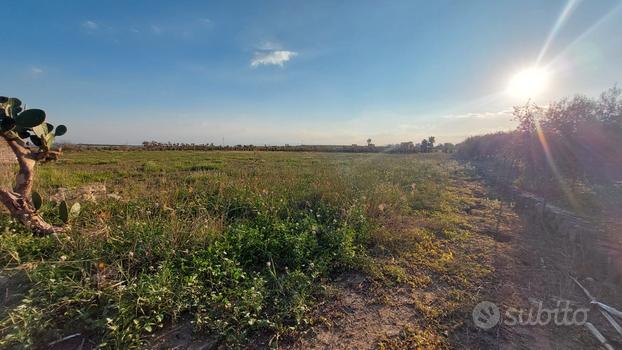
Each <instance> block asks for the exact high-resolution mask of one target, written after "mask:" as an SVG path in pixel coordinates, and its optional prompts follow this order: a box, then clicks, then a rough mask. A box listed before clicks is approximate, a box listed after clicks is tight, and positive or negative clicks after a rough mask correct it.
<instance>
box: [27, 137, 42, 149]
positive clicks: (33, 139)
mask: <svg viewBox="0 0 622 350" xmlns="http://www.w3.org/2000/svg"><path fill="white" fill-rule="evenodd" d="M30 142H32V144H33V145H35V146H37V147H41V145H42V143H41V139H40V138H39V136H37V135H30Z"/></svg>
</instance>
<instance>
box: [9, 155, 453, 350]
mask: <svg viewBox="0 0 622 350" xmlns="http://www.w3.org/2000/svg"><path fill="white" fill-rule="evenodd" d="M447 164H448V163H447V162H446V160H444V158H443V156H441V155H425V156H424V155H344V154H312V153H309V154H307V153H297V154H291V153H288V154H284V153H252V152H230V153H219V152H209V153H206V152H190V151H186V152H175V151H162V152H139V151H134V152H115V151H89V152H75V153H69V154H67V155H66V157H65V158H64V159H63V160H62V161H60V162H58V163H57V164H49V165H44V166H42V167H41V168H39V173H38V180H37V184H36V186H37V190H38V191H39V192H40V193H42V194H44V197H46V196H50V195H53V194H54V193H55V192H56V191H57V190H58V188H59V187H69V189H70V192H71V190H72V189H77V188H80V187H82V186H86V185H90V184H93V183H104V184H105V185H106V187H107V190H108V192H109V193H112V192H114V193H116V194H118V195H120V197H121V200H118V199H114V198H106V197H103V198H102V197H100V198H97V199H96V201H94V202H85V203H82V204H83V205H82V207H83V211H82V214H81V215H80V217H79V218H78V219H77V221H76V222H75V223H73V226H72V227H73V230H72V231H71V232H70V233H69V234H67V235H64V236H59V237H52V236H50V237H35V236H32V235H31V234H29V233H28V232H26V231H25V230H24V229H23V228H21V227H20V226H19V225H17V224H15V223H14V222H13V221H12V219H10V218H9V217H8V216H7V215H6V214H4V213H0V227H1V228H2V229H1V230H0V263H2V265H3V266H4V267H5V269H4V272H3V274H5V275H9V274H11V273H12V272H15V271H21V272H22V273H25V274H26V275H27V279H28V281H29V288H28V290H27V292H26V294H25V296H24V298H23V299H21V300H20V301H19V302H18V303H17V304H16V305H11V306H10V307H5V308H3V309H0V317H2V320H1V321H0V333H1V335H2V338H1V339H0V346H3V347H5V348H28V347H32V346H41V345H43V344H47V343H48V342H50V341H52V340H55V339H58V338H60V337H62V336H66V335H67V334H72V333H75V332H77V331H79V332H81V333H82V334H83V335H85V336H86V337H88V338H89V339H92V340H94V341H96V342H99V343H100V344H101V346H102V347H110V348H128V347H139V346H144V345H145V344H146V343H147V342H148V341H149V336H150V335H151V334H154V333H157V332H158V330H159V329H162V328H165V327H166V326H167V325H168V324H170V323H172V322H175V321H178V320H180V319H182V318H184V319H186V318H189V319H191V320H192V322H193V325H194V327H195V328H196V329H199V330H203V331H206V332H209V333H211V334H215V335H217V336H218V337H219V338H220V341H221V342H223V343H224V344H227V345H228V346H231V347H235V346H242V345H244V344H245V342H246V341H247V339H249V337H251V336H252V335H253V334H256V333H257V332H265V333H268V334H274V335H277V336H278V335H283V334H287V333H288V332H291V331H292V330H295V329H296V328H297V327H300V326H304V325H305V324H307V323H309V322H310V320H309V319H308V310H309V308H310V307H311V306H312V305H313V303H314V302H315V301H316V300H317V298H319V297H321V288H319V287H318V286H320V285H321V284H322V283H318V282H321V281H323V280H324V279H326V278H330V277H331V276H333V275H335V274H338V273H339V272H341V271H345V270H351V269H361V270H369V266H368V265H369V264H370V263H371V262H370V259H368V257H369V255H370V254H371V252H374V251H377V247H378V245H387V246H389V245H390V243H388V241H387V238H386V237H385V238H383V234H386V227H385V226H383V225H384V224H385V223H387V222H390V221H391V218H396V217H399V216H401V215H407V214H409V213H412V212H416V211H430V212H434V211H435V210H440V208H441V206H442V205H443V197H444V196H446V195H447V193H446V191H445V185H446V181H447V172H448V170H447V168H446V167H447V166H448V165H447ZM42 212H43V215H44V216H45V217H47V218H48V219H50V220H52V221H54V220H56V219H55V218H54V215H53V204H52V203H47V204H46V205H45V206H44V208H43V209H42ZM383 227H385V228H383ZM389 235H390V233H389ZM13 278H17V277H15V276H13Z"/></svg>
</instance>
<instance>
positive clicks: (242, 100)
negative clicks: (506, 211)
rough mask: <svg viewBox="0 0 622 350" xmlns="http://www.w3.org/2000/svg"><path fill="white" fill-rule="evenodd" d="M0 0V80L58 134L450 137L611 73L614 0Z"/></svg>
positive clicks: (317, 140) (619, 48) (619, 42)
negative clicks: (528, 74)
mask: <svg viewBox="0 0 622 350" xmlns="http://www.w3.org/2000/svg"><path fill="white" fill-rule="evenodd" d="M0 3H1V4H2V8H3V11H2V12H1V13H0V33H2V36H3V37H4V40H3V42H4V45H3V50H2V52H3V54H2V55H0V65H1V66H2V67H3V68H4V71H3V77H2V84H1V87H0V95H6V96H16V97H19V98H20V99H22V101H24V102H25V103H26V105H27V106H28V107H30V108H42V109H45V110H46V111H47V114H48V121H49V122H51V123H53V124H59V123H62V124H66V125H67V126H68V127H69V132H68V134H67V135H66V136H64V137H63V140H65V141H70V142H78V143H98V144H139V143H141V142H142V141H146V140H156V141H161V142H167V141H171V142H189V143H190V142H194V143H210V142H213V143H215V144H221V143H223V142H224V143H225V144H232V145H233V144H255V145H263V144H293V145H295V144H301V143H303V144H352V143H358V144H364V143H365V140H367V139H368V138H371V139H372V140H373V142H374V143H376V144H390V143H398V142H401V141H414V142H418V141H419V140H421V139H422V138H424V137H427V136H435V137H436V139H437V140H438V141H440V142H454V143H455V142H460V141H461V140H463V139H464V138H466V137H468V136H472V135H477V134H482V133H488V132H494V131H503V130H509V129H512V128H513V127H514V125H515V124H514V123H515V122H514V121H512V118H511V113H510V111H511V108H512V106H513V105H518V104H523V103H525V102H526V101H527V99H529V98H531V99H532V100H533V101H534V102H536V103H538V104H547V103H549V102H550V101H552V100H554V99H559V98H562V97H564V96H572V95H575V94H585V95H588V96H596V95H598V94H599V93H600V92H602V91H603V90H605V89H607V88H610V87H612V86H613V85H614V84H616V83H621V82H622V25H620V23H622V1H620V0H584V1H580V0H570V1H569V0H564V1H556V0H547V1H542V0H521V1H493V0H490V1H479V0H469V1H459V0H454V1H444V0H434V1H412V0H408V1H407V0H390V1H365V0H356V1H336V0H328V1H297V0H283V1H269V0H267V1H236V0H227V1H174V2H173V1H159V0H149V1H147V0H134V1H120V0H109V1H92V0H80V1H77V0H63V1H48V0H46V1H44V0H41V1H34V0H20V1H9V0H0ZM532 66H538V67H545V68H546V70H547V72H548V73H547V74H548V84H547V86H546V88H544V89H542V91H540V92H539V93H537V94H535V95H534V96H531V95H530V96H529V97H526V96H514V95H512V94H509V93H507V86H508V84H509V81H510V80H511V79H512V77H513V76H514V75H515V74H517V72H520V71H522V70H524V69H526V68H529V67H532Z"/></svg>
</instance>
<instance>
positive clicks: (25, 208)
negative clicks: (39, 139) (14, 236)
mask: <svg viewBox="0 0 622 350" xmlns="http://www.w3.org/2000/svg"><path fill="white" fill-rule="evenodd" d="M1 136H2V138H3V139H4V140H5V141H6V142H7V143H8V144H9V147H11V150H12V151H13V153H15V157H16V158H17V162H18V165H19V171H18V172H17V175H16V177H15V187H14V188H13V190H12V191H11V190H8V189H0V202H2V204H4V206H5V207H6V208H7V209H8V210H9V212H10V213H11V215H12V216H13V217H14V218H15V219H17V220H19V221H20V222H21V223H22V224H23V225H24V226H26V227H27V228H28V229H30V230H31V231H33V232H35V233H39V234H53V233H61V232H64V231H65V227H61V226H54V225H51V224H49V223H47V222H46V221H45V220H44V219H43V218H42V217H41V216H40V215H39V214H37V212H36V210H35V208H34V205H33V204H32V201H31V194H32V185H33V180H34V174H35V173H34V170H35V165H36V164H37V162H38V161H43V162H45V161H50V160H56V159H58V156H59V155H60V152H54V151H48V152H33V151H32V150H30V149H29V148H28V147H26V145H25V144H24V143H23V142H22V141H21V140H19V139H11V138H9V137H7V136H6V135H1Z"/></svg>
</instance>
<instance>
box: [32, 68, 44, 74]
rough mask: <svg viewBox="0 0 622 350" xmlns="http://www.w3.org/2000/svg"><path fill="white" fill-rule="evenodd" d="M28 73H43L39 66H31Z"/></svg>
mask: <svg viewBox="0 0 622 350" xmlns="http://www.w3.org/2000/svg"><path fill="white" fill-rule="evenodd" d="M30 73H32V75H39V74H41V73H43V69H41V68H39V67H31V68H30Z"/></svg>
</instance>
